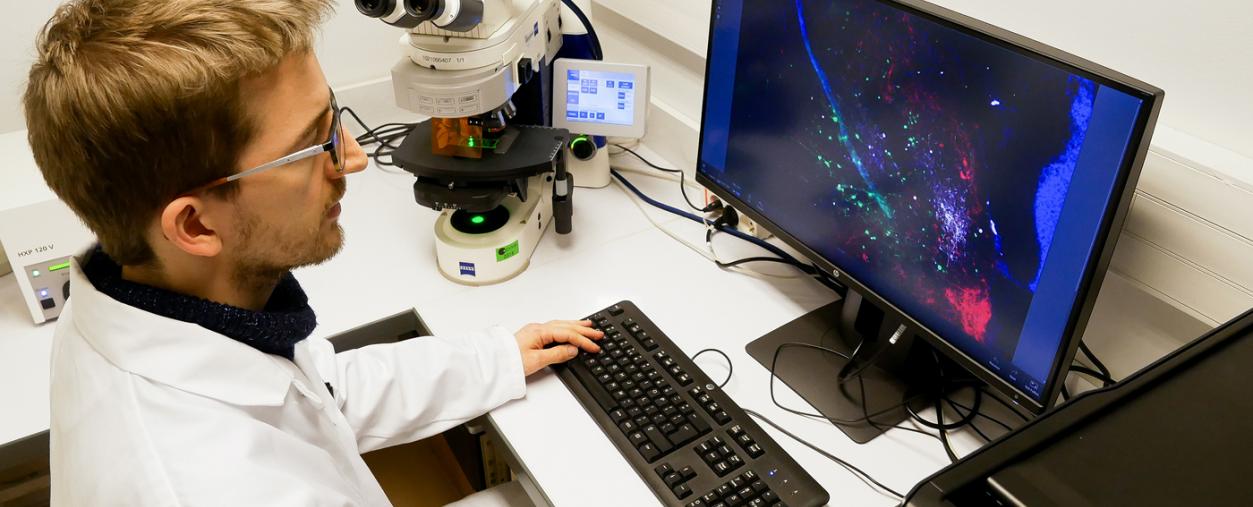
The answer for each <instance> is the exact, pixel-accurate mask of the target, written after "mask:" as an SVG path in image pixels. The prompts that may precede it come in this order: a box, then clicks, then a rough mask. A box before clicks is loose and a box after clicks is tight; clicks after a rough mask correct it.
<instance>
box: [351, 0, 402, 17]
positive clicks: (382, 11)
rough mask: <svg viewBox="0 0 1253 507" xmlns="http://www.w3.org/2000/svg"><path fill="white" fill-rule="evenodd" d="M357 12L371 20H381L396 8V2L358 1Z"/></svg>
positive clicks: (382, 0)
mask: <svg viewBox="0 0 1253 507" xmlns="http://www.w3.org/2000/svg"><path fill="white" fill-rule="evenodd" d="M356 3H357V12H360V13H362V14H365V15H366V16H369V17H371V18H381V17H383V16H386V15H388V14H390V13H391V12H392V9H395V8H396V0H357V2H356Z"/></svg>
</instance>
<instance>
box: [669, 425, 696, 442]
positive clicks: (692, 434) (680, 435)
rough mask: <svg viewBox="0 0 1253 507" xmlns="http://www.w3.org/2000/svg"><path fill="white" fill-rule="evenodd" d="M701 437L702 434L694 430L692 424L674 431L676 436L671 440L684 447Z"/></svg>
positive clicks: (673, 435) (672, 436)
mask: <svg viewBox="0 0 1253 507" xmlns="http://www.w3.org/2000/svg"><path fill="white" fill-rule="evenodd" d="M699 436H700V433H697V432H696V428H693V427H692V425H691V424H684V425H682V426H679V428H678V429H677V430H675V431H674V434H672V435H670V439H671V440H674V442H675V443H676V444H678V445H683V444H685V443H687V442H688V441H691V440H692V439H693V438H696V437H699Z"/></svg>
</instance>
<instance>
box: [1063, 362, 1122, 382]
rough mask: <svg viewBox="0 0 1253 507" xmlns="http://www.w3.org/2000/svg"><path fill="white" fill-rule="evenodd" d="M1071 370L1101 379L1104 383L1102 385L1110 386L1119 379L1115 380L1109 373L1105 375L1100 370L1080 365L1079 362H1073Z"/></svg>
mask: <svg viewBox="0 0 1253 507" xmlns="http://www.w3.org/2000/svg"><path fill="white" fill-rule="evenodd" d="M1070 371H1071V372H1072V373H1080V374H1083V375H1087V376H1089V377H1092V378H1094V379H1096V380H1100V381H1101V384H1102V386H1101V387H1109V386H1111V385H1114V384H1116V383H1117V381H1115V380H1114V379H1112V378H1109V376H1108V375H1104V374H1102V373H1101V372H1099V371H1096V370H1093V369H1092V368H1088V367H1087V366H1080V365H1077V364H1072V365H1070Z"/></svg>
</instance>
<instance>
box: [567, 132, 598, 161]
mask: <svg viewBox="0 0 1253 507" xmlns="http://www.w3.org/2000/svg"><path fill="white" fill-rule="evenodd" d="M570 154H571V155H574V158H576V159H579V160H582V161H588V160H591V159H592V158H593V157H595V156H596V142H595V141H593V140H592V138H591V137H589V136H576V137H575V138H574V139H571V140H570Z"/></svg>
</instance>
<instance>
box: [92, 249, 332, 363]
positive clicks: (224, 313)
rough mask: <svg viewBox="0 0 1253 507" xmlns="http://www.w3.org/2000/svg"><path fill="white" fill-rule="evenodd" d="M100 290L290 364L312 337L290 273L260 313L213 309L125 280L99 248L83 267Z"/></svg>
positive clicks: (305, 302)
mask: <svg viewBox="0 0 1253 507" xmlns="http://www.w3.org/2000/svg"><path fill="white" fill-rule="evenodd" d="M83 274H84V275H86V277H87V279H88V280H90V281H91V284H92V285H94V286H95V287H96V290H98V291H100V292H101V293H103V294H105V295H108V296H109V297H111V298H113V299H115V300H117V301H119V302H121V303H125V304H127V305H130V306H133V307H135V308H138V309H140V310H143V311H146V312H148V313H153V314H156V315H160V316H162V317H167V318H171V319H175V320H180V321H183V322H188V323H191V324H196V325H199V326H200V327H203V328H205V329H208V330H210V331H213V332H215V333H219V334H222V335H225V336H227V337H229V338H231V339H234V340H236V341H239V342H241V343H243V344H245V345H248V346H250V347H252V348H255V349H257V350H260V351H261V352H265V353H266V354H275V355H279V356H283V357H285V358H287V359H292V354H293V350H294V348H295V346H296V343H298V342H300V340H303V339H305V338H308V337H309V334H311V333H312V332H313V328H314V327H317V317H316V316H315V315H314V313H313V309H312V308H310V307H309V298H308V297H307V296H305V292H304V290H303V289H301V288H300V283H299V282H297V281H296V278H295V277H293V276H292V274H291V272H288V273H285V274H283V277H282V279H281V280H279V283H278V286H276V287H275V288H274V293H273V294H271V295H270V300H269V301H267V302H266V305H265V308H264V309H262V310H261V311H259V312H258V311H252V310H247V309H244V308H239V307H235V306H230V305H224V304H221V303H215V302H213V301H208V300H205V299H200V298H197V297H193V296H188V295H185V294H179V293H176V292H171V291H168V290H165V289H160V288H157V287H152V286H149V285H143V284H139V283H135V282H131V281H128V280H124V279H122V267H121V266H120V265H118V264H117V263H116V262H114V261H113V259H111V258H110V257H109V256H108V255H107V254H105V253H104V251H103V250H101V249H100V247H99V246H98V245H97V246H96V247H95V248H93V249H92V250H91V251H90V252H88V254H87V258H86V259H85V261H84V262H83Z"/></svg>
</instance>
